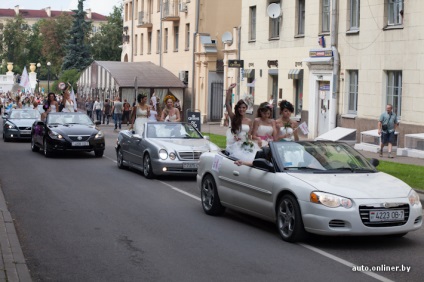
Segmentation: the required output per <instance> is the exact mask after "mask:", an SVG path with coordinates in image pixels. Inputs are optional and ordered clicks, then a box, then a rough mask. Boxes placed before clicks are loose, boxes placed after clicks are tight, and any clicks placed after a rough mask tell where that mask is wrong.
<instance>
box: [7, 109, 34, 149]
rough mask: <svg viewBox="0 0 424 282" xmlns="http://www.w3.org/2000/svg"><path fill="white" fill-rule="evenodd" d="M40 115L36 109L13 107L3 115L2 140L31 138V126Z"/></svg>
mask: <svg viewBox="0 0 424 282" xmlns="http://www.w3.org/2000/svg"><path fill="white" fill-rule="evenodd" d="M40 117H41V115H40V113H39V112H38V111H37V110H33V109H30V108H28V109H13V110H11V111H9V112H8V113H7V114H5V115H4V116H3V140H4V141H5V142H7V141H9V140H12V139H27V140H31V127H32V124H33V123H34V121H36V120H39V119H40Z"/></svg>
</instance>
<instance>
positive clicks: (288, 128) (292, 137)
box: [280, 127, 294, 141]
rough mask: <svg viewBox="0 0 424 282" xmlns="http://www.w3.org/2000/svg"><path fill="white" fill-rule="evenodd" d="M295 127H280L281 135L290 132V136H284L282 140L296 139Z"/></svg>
mask: <svg viewBox="0 0 424 282" xmlns="http://www.w3.org/2000/svg"><path fill="white" fill-rule="evenodd" d="M293 132H294V131H293V128H291V127H281V128H280V135H286V134H289V135H290V136H289V137H286V138H283V139H281V140H285V141H294V135H293Z"/></svg>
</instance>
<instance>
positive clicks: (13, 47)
mask: <svg viewBox="0 0 424 282" xmlns="http://www.w3.org/2000/svg"><path fill="white" fill-rule="evenodd" d="M30 35H31V29H30V27H29V26H28V24H27V22H26V21H25V20H24V19H23V18H22V16H21V15H17V16H16V17H15V18H14V19H10V20H7V21H6V24H5V26H4V29H3V46H2V49H1V58H2V59H4V60H6V61H7V62H13V63H14V67H13V71H14V72H15V73H20V72H22V70H23V68H24V66H25V65H26V64H27V63H29V62H28V55H29V48H28V47H29V46H28V38H29V37H30Z"/></svg>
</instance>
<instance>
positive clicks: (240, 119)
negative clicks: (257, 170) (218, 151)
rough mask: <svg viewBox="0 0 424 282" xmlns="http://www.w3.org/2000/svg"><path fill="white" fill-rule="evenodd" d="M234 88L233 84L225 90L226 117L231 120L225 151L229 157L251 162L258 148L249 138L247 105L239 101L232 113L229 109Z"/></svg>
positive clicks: (249, 121) (249, 127) (249, 128)
mask: <svg viewBox="0 0 424 282" xmlns="http://www.w3.org/2000/svg"><path fill="white" fill-rule="evenodd" d="M235 86H236V84H235V83H233V84H231V85H230V87H229V88H228V89H227V94H226V100H225V106H226V108H227V112H228V116H229V118H230V119H231V128H229V129H228V130H227V146H226V151H227V153H228V154H229V155H230V156H231V157H234V158H237V159H239V160H242V161H245V162H252V161H253V159H254V158H255V155H256V152H257V150H258V149H259V147H258V146H257V144H256V143H255V142H252V140H251V138H250V137H251V133H252V132H251V131H252V121H251V120H250V119H249V118H248V117H246V110H247V107H248V105H247V103H246V102H245V101H243V100H239V101H238V102H237V104H236V105H235V106H234V112H233V111H232V109H231V104H230V98H231V96H232V95H231V90H232V89H233V88H234V87H235Z"/></svg>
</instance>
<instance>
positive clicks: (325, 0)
mask: <svg viewBox="0 0 424 282" xmlns="http://www.w3.org/2000/svg"><path fill="white" fill-rule="evenodd" d="M321 32H322V33H326V32H330V0H321Z"/></svg>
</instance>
